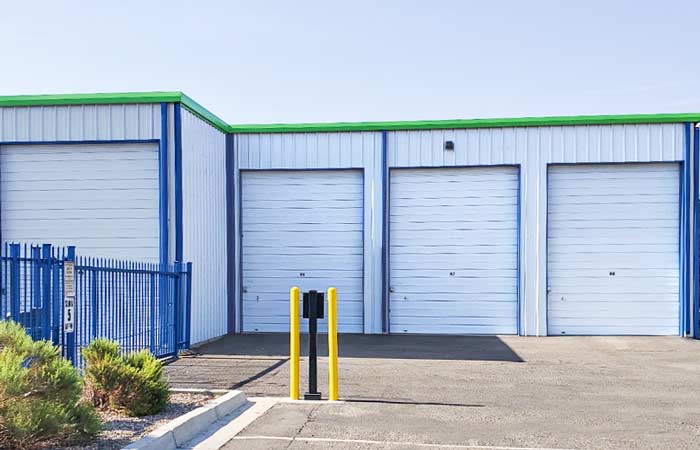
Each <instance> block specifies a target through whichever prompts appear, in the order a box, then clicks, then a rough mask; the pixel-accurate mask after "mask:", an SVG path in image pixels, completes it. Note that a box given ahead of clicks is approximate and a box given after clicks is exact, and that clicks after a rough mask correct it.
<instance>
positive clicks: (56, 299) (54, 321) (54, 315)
mask: <svg viewBox="0 0 700 450" xmlns="http://www.w3.org/2000/svg"><path fill="white" fill-rule="evenodd" d="M58 251H59V249H58V248H54V249H53V250H52V251H51V277H52V279H51V342H52V343H53V345H58V344H60V342H61V339H60V338H61V331H62V329H61V305H62V304H63V301H62V300H61V298H60V297H61V290H60V287H61V266H60V265H59V264H57V262H58V258H59V255H58ZM54 252H55V254H54Z"/></svg>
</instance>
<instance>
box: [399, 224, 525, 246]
mask: <svg viewBox="0 0 700 450" xmlns="http://www.w3.org/2000/svg"><path fill="white" fill-rule="evenodd" d="M516 230H517V228H516V227H508V228H505V227H504V228H502V229H481V230H463V229H454V230H427V229H424V230H418V231H420V235H421V237H422V239H427V240H429V242H431V243H434V245H436V246H451V245H452V244H454V243H455V242H463V241H466V242H479V241H485V240H490V239H493V240H501V239H509V238H512V237H513V233H515V231H516ZM391 236H392V237H391V238H392V239H394V240H395V242H396V244H397V245H401V244H406V243H409V244H410V243H411V242H413V241H415V236H416V232H415V230H413V231H408V230H394V231H393V232H392V234H391Z"/></svg>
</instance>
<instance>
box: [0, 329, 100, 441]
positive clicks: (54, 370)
mask: <svg viewBox="0 0 700 450" xmlns="http://www.w3.org/2000/svg"><path fill="white" fill-rule="evenodd" d="M82 389H83V383H82V379H81V378H80V375H79V374H78V372H77V371H76V370H75V368H73V365H72V364H71V363H70V362H69V361H67V360H66V359H64V358H62V357H61V354H60V351H59V349H58V348H57V347H55V346H53V345H52V344H51V343H50V342H47V341H33V340H32V338H31V337H30V336H29V335H27V334H26V332H25V331H24V329H23V328H22V326H21V325H19V324H17V323H14V322H11V321H0V448H17V449H29V448H34V447H37V446H40V445H42V444H46V443H47V442H52V443H57V444H61V443H74V442H79V441H81V440H84V439H86V438H88V437H90V436H93V435H95V434H97V433H98V432H99V431H100V428H101V422H100V419H99V417H98V415H97V412H96V411H95V408H94V407H93V406H92V405H90V404H89V403H88V402H86V401H85V400H83V399H82Z"/></svg>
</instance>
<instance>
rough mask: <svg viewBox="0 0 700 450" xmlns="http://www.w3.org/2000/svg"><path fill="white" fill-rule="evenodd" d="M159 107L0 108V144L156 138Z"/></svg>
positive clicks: (159, 124)
mask: <svg viewBox="0 0 700 450" xmlns="http://www.w3.org/2000/svg"><path fill="white" fill-rule="evenodd" d="M160 117H161V115H160V105H159V104H137V105H76V106H34V107H3V108H0V142H57V141H59V142H62V141H122V140H152V139H159V138H160V127H161V121H160Z"/></svg>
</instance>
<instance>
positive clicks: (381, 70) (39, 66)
mask: <svg viewBox="0 0 700 450" xmlns="http://www.w3.org/2000/svg"><path fill="white" fill-rule="evenodd" d="M574 3H576V4H574ZM1 8H2V10H1V12H0V58H1V60H0V61H2V62H1V64H0V94H39V93H72V92H79V93H82V92H113V91H147V90H181V91H183V92H185V93H187V94H188V95H190V96H191V97H193V98H194V99H195V100H197V101H198V102H200V103H201V104H203V105H204V106H205V107H207V108H208V109H210V110H211V111H213V112H214V113H216V114H218V115H219V116H221V117H222V118H223V119H225V120H227V121H229V122H232V123H268V122H326V121H345V120H347V121H358V120H413V119H452V118H473V117H511V116H539V115H560V114H602V113H654V112H697V111H700V83H698V80H700V53H698V46H699V45H700V44H699V43H700V6H699V5H698V4H695V3H694V2H692V1H690V2H683V1H678V2H662V1H648V0H641V1H632V0H629V1H615V0H607V1H599V0H586V1H582V2H569V1H563V0H562V1H537V0H533V1H505V0H504V1H493V2H489V1H483V0H482V1H476V0H475V1H467V0H463V1H457V0H455V1H448V0H444V1H440V0H433V1H428V0H421V1H411V0H403V1H401V0H387V1H381V0H375V1H371V0H345V1H332V0H327V1H303V0H300V1H255V0H249V1H245V2H244V1H223V0H222V1H155V0H153V1H148V0H120V1H112V2H107V1H87V0H85V1H75V0H60V1H49V0H38V1H19V0H7V1H4V2H3V5H2V6H1Z"/></svg>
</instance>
